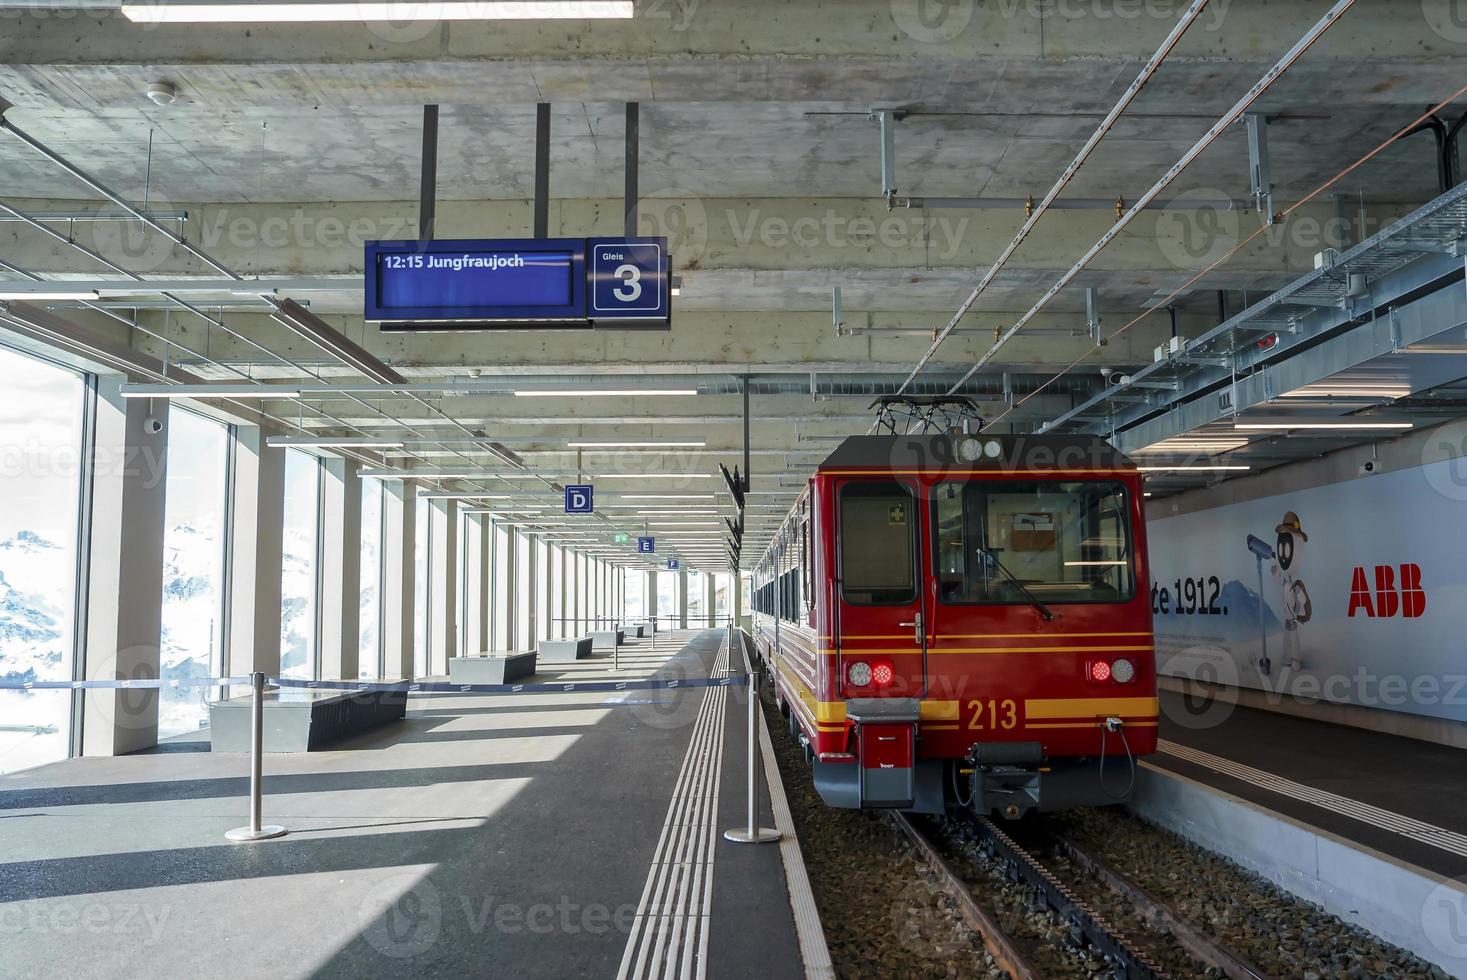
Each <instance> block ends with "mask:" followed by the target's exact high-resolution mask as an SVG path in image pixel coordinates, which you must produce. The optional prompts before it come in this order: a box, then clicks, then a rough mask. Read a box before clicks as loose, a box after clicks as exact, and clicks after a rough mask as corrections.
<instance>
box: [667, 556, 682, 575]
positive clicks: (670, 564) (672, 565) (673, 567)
mask: <svg viewBox="0 0 1467 980" xmlns="http://www.w3.org/2000/svg"><path fill="white" fill-rule="evenodd" d="M681 567H682V563H681V562H679V561H678V560H677V559H676V558H669V559H667V570H668V571H669V572H675V571H677V570H678V569H679V568H681Z"/></svg>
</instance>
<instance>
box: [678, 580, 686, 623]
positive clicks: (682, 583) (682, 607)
mask: <svg viewBox="0 0 1467 980" xmlns="http://www.w3.org/2000/svg"><path fill="white" fill-rule="evenodd" d="M677 622H678V626H680V627H681V628H682V629H687V628H688V570H687V569H686V568H680V569H678V573H677Z"/></svg>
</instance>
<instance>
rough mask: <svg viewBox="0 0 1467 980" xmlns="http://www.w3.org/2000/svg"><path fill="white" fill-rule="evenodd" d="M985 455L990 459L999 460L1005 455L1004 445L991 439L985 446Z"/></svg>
mask: <svg viewBox="0 0 1467 980" xmlns="http://www.w3.org/2000/svg"><path fill="white" fill-rule="evenodd" d="M983 455H985V456H987V457H988V458H989V459H998V458H999V457H1000V456H1002V455H1003V443H1001V442H999V441H998V440H997V439H990V440H988V441H987V442H985V443H984V444H983Z"/></svg>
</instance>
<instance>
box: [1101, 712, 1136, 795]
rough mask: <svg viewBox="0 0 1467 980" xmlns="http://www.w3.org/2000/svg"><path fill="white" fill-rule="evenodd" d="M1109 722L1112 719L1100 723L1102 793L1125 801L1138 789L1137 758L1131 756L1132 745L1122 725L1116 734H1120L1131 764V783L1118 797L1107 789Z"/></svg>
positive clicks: (1127, 758)
mask: <svg viewBox="0 0 1467 980" xmlns="http://www.w3.org/2000/svg"><path fill="white" fill-rule="evenodd" d="M1109 721H1110V719H1106V721H1103V722H1101V723H1100V791H1101V792H1102V793H1104V794H1105V795H1106V796H1108V797H1110V798H1111V799H1113V800H1124V799H1126V798H1127V797H1129V796H1130V795H1131V791H1132V790H1134V789H1135V788H1136V757H1135V756H1134V755H1132V754H1131V743H1130V740H1128V739H1127V738H1126V726H1125V725H1121V726H1120V727H1119V728H1117V729H1116V732H1117V733H1119V734H1120V736H1121V745H1122V746H1124V747H1125V750H1126V761H1127V762H1129V763H1130V764H1131V782H1130V784H1129V785H1127V786H1126V788H1125V791H1124V792H1122V793H1121V795H1120V796H1116V795H1115V794H1114V793H1112V792H1111V791H1110V790H1108V789H1106V787H1105V742H1106V737H1107V736H1108V735H1109V734H1110V725H1109V724H1108V722H1109Z"/></svg>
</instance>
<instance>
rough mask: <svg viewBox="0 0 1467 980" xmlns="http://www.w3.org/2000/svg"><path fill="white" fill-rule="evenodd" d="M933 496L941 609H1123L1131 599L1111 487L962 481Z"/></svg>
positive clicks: (1122, 529) (1129, 565) (1124, 530)
mask: <svg viewBox="0 0 1467 980" xmlns="http://www.w3.org/2000/svg"><path fill="white" fill-rule="evenodd" d="M933 489H934V501H933V511H932V516H933V535H934V541H933V555H934V559H935V562H936V565H937V579H938V597H939V598H940V600H941V601H943V602H944V603H949V604H958V603H1029V602H1032V601H1033V600H1034V599H1035V598H1036V597H1037V598H1038V599H1040V600H1042V601H1043V602H1045V603H1073V602H1125V601H1127V600H1129V599H1131V598H1132V597H1133V596H1134V595H1135V593H1136V577H1135V571H1134V564H1133V562H1132V560H1131V557H1132V556H1131V521H1130V516H1129V514H1130V511H1129V509H1128V507H1127V501H1126V490H1125V488H1124V487H1123V486H1122V485H1121V484H1119V483H1110V482H1101V481H1083V482H1066V481H1058V480H1033V481H1023V482H1012V481H1003V482H998V481H994V482H981V481H962V482H949V483H939V484H938V485H937V486H936V487H934V488H933Z"/></svg>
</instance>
